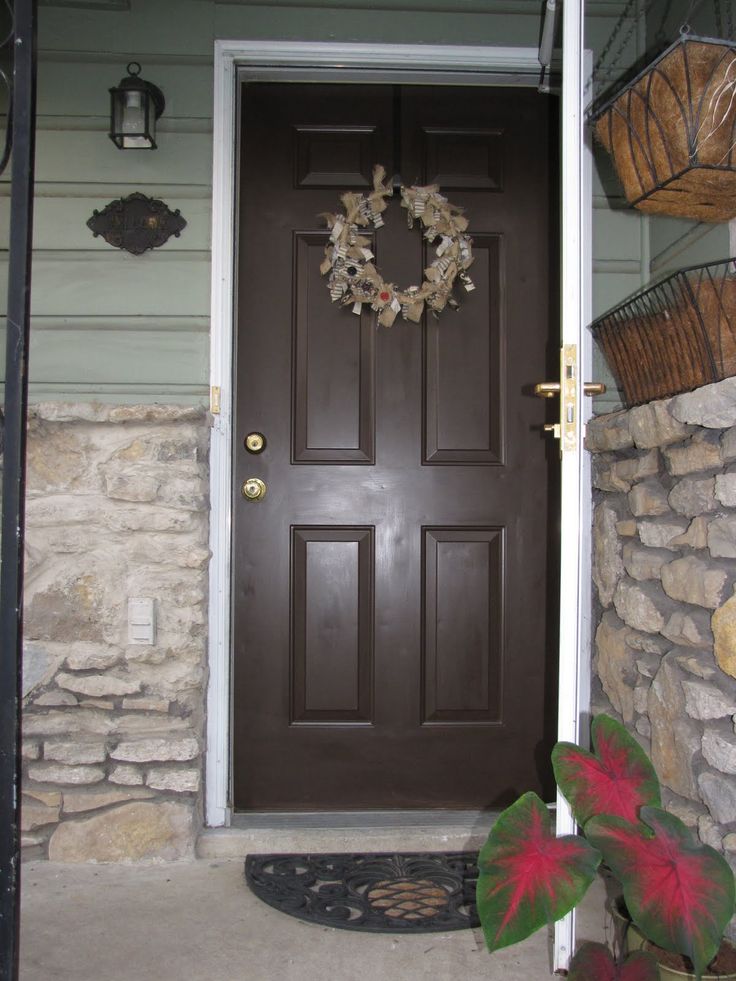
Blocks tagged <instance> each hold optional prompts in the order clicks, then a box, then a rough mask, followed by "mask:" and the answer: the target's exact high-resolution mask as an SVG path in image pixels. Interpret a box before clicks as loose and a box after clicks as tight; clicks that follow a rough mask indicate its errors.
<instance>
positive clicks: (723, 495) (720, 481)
mask: <svg viewBox="0 0 736 981" xmlns="http://www.w3.org/2000/svg"><path fill="white" fill-rule="evenodd" d="M715 484H716V486H715V496H716V497H717V498H718V500H719V501H720V502H721V504H723V505H724V506H725V507H729V508H733V507H736V471H734V470H729V471H728V472H727V473H719V474H717V475H716V477H715Z"/></svg>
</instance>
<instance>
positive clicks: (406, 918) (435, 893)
mask: <svg viewBox="0 0 736 981" xmlns="http://www.w3.org/2000/svg"><path fill="white" fill-rule="evenodd" d="M477 862H478V853H477V852H411V853H404V854H388V853H386V854H335V855H249V856H248V857H247V858H246V860H245V878H246V882H247V883H248V885H249V886H250V888H251V890H252V891H253V892H254V893H255V894H256V896H258V898H259V899H262V900H263V902H264V903H268V905H269V906H273V907H274V908H275V909H278V910H281V912H283V913H288V914H289V915H290V916H296V917H298V918H299V919H301V920H307V921H309V922H310V923H319V924H321V925H323V926H331V927H338V928H340V929H342V930H364V931H367V932H370V933H437V932H444V931H446V930H463V929H466V928H467V927H476V926H478V925H479V920H478V915H477V912H476V908H475V886H476V881H477V879H478V866H477Z"/></svg>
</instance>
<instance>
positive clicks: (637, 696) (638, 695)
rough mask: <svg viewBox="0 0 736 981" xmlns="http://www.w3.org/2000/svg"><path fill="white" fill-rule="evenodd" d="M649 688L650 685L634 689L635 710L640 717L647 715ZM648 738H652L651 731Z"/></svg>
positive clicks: (638, 686)
mask: <svg viewBox="0 0 736 981" xmlns="http://www.w3.org/2000/svg"><path fill="white" fill-rule="evenodd" d="M649 688H650V685H637V686H636V688H635V689H634V709H635V711H637V712H638V713H639V714H640V715H646V713H647V702H648V700H649ZM646 735H647V736H651V727H650V731H649V732H647V733H646Z"/></svg>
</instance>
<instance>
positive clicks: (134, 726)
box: [110, 712, 192, 739]
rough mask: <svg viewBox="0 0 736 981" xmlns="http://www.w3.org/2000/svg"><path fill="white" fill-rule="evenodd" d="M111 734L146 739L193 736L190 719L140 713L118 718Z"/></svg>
mask: <svg viewBox="0 0 736 981" xmlns="http://www.w3.org/2000/svg"><path fill="white" fill-rule="evenodd" d="M110 731H111V732H114V733H115V734H116V735H118V736H125V737H135V738H136V739H140V738H145V737H146V736H150V735H155V734H158V735H161V736H164V737H169V736H171V735H173V734H174V733H181V734H182V735H185V736H189V735H191V732H192V730H191V724H190V722H189V720H188V719H183V718H179V717H178V716H173V715H142V714H141V713H139V712H136V713H129V714H126V715H121V716H118V717H117V718H115V719H114V720H113V724H112V728H111V729H110Z"/></svg>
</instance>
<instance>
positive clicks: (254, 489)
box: [240, 477, 266, 501]
mask: <svg viewBox="0 0 736 981" xmlns="http://www.w3.org/2000/svg"><path fill="white" fill-rule="evenodd" d="M240 490H241V492H242V494H243V497H244V498H245V499H246V501H262V500H263V498H264V497H265V496H266V485H265V484H264V482H263V481H262V480H261V478H260V477H248V479H247V480H244V481H243V486H242V487H241V488H240Z"/></svg>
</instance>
